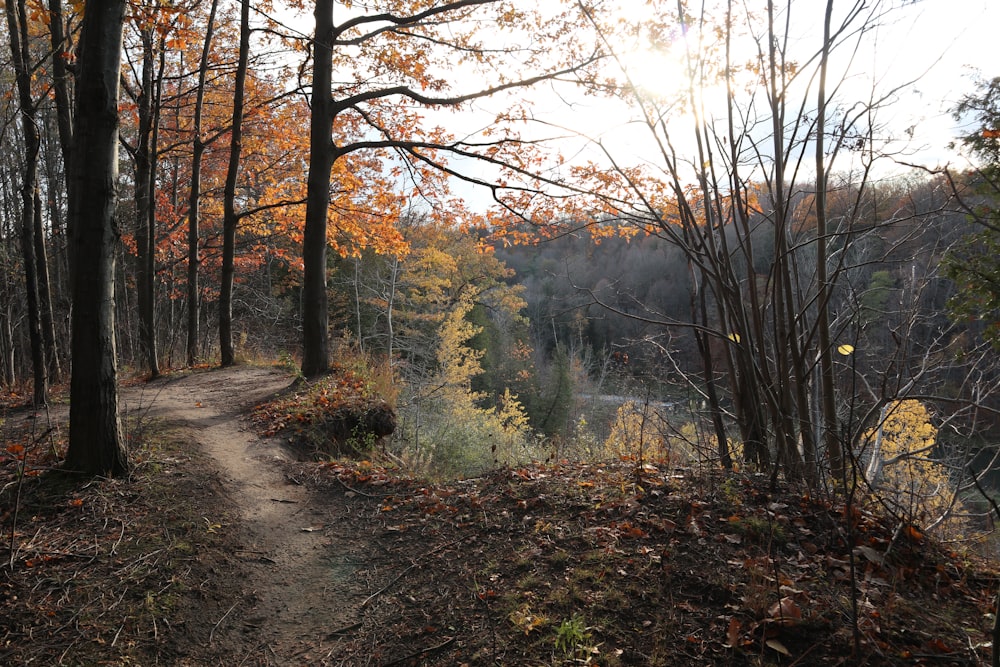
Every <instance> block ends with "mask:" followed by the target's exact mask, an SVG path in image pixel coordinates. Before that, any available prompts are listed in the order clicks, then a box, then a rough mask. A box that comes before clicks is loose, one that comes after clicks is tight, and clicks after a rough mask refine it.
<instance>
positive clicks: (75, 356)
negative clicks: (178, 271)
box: [66, 0, 128, 475]
mask: <svg viewBox="0 0 1000 667" xmlns="http://www.w3.org/2000/svg"><path fill="white" fill-rule="evenodd" d="M124 16H125V0H87V5H86V9H85V11H84V16H83V26H82V29H81V32H80V42H79V50H80V53H79V60H78V67H79V70H78V71H79V74H78V78H77V112H76V127H75V137H76V138H75V142H76V143H75V146H74V151H73V155H72V161H71V165H70V179H71V186H70V206H69V223H70V229H71V230H72V232H71V234H72V235H71V239H70V240H71V244H72V246H73V257H74V258H75V260H74V262H73V318H72V327H73V334H72V355H71V357H72V363H73V370H72V380H71V384H70V432H69V449H68V451H67V453H66V466H67V467H68V468H70V469H72V470H78V471H81V472H84V473H89V474H101V475H120V474H123V473H125V472H126V471H127V470H128V459H127V457H126V454H125V449H124V446H123V443H122V431H121V422H120V420H119V416H118V378H117V370H118V369H117V359H116V342H115V245H116V243H117V242H118V227H117V224H116V220H115V208H116V205H117V195H118V193H117V183H118V90H119V68H120V63H121V51H122V22H123V20H124ZM82 193H86V196H82Z"/></svg>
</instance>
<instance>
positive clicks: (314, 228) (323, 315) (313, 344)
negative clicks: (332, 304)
mask: <svg viewBox="0 0 1000 667" xmlns="http://www.w3.org/2000/svg"><path fill="white" fill-rule="evenodd" d="M315 17H316V36H315V39H314V41H313V63H314V65H313V93H312V118H311V122H310V126H309V180H308V183H307V189H306V223H305V230H304V232H303V239H302V246H303V247H302V260H303V264H304V267H305V270H304V275H303V278H302V374H303V375H305V376H306V377H316V376H318V375H322V374H324V373H326V372H327V370H328V369H329V367H330V358H329V355H330V352H329V349H328V347H329V332H328V331H327V327H328V323H329V313H328V312H327V295H326V245H327V241H326V224H327V215H328V211H327V209H328V208H329V206H330V178H331V170H332V169H333V162H334V158H335V153H334V145H333V136H332V127H333V119H334V115H335V114H334V106H333V99H332V96H331V82H332V78H333V76H332V75H333V32H334V31H333V0H316V11H315Z"/></svg>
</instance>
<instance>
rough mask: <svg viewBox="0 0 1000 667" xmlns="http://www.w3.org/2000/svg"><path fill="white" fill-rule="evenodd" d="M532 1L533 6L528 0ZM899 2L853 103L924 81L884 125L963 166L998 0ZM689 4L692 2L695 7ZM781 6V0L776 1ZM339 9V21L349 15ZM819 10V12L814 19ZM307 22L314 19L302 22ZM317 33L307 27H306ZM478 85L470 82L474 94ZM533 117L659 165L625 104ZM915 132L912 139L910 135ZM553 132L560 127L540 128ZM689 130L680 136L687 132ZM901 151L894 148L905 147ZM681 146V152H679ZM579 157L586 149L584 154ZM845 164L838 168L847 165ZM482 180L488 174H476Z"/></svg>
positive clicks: (862, 58)
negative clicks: (959, 116)
mask: <svg viewBox="0 0 1000 667" xmlns="http://www.w3.org/2000/svg"><path fill="white" fill-rule="evenodd" d="M524 1H526V2H530V1H531V0H524ZM542 1H543V2H544V0H542ZM618 1H619V2H620V3H621V5H622V7H623V8H625V10H626V11H627V12H628V13H630V14H632V15H633V16H634V12H637V11H639V12H641V11H644V10H643V9H642V8H643V6H644V5H645V3H644V2H643V0H618ZM889 1H890V2H894V3H895V4H903V3H906V4H907V6H905V7H898V8H896V9H895V10H894V11H893V13H892V14H891V16H892V19H891V22H888V23H886V24H885V25H883V26H881V27H880V28H879V29H878V30H877V31H874V32H872V33H869V34H868V35H866V39H865V42H866V43H867V44H871V45H874V47H873V48H870V49H868V50H867V52H862V53H861V54H860V55H859V56H858V58H857V60H856V61H855V63H854V64H853V65H852V71H853V72H854V75H852V77H851V78H849V79H848V83H847V85H846V90H845V91H844V92H845V93H846V95H847V97H851V96H852V95H857V96H860V97H865V96H867V95H868V94H869V93H870V91H871V83H870V77H872V76H874V77H875V78H876V80H877V82H878V83H877V86H878V87H879V88H882V89H883V90H884V89H887V88H891V87H894V86H897V85H899V84H900V83H902V82H904V81H908V80H912V79H919V81H917V83H915V84H914V85H913V86H912V87H909V88H908V89H907V90H906V91H905V92H904V93H902V94H901V95H900V96H899V97H898V100H897V101H896V102H894V103H893V104H892V105H890V106H889V107H888V108H886V109H883V110H881V111H880V121H881V122H882V123H884V124H885V127H886V128H887V131H888V132H889V133H891V134H892V135H893V136H898V137H900V138H901V139H903V140H905V142H906V147H905V150H906V152H907V159H908V161H910V162H914V163H919V164H923V165H926V166H931V167H933V166H938V165H943V164H946V163H948V164H951V165H953V166H956V167H962V166H964V165H965V164H966V163H965V160H964V158H962V157H961V156H958V155H956V154H955V153H954V152H953V151H951V150H949V149H948V144H949V143H950V142H951V141H953V140H954V139H955V137H956V135H957V133H958V131H959V130H958V128H957V124H956V122H955V121H954V119H953V118H952V117H951V113H950V109H951V108H952V107H954V105H955V104H956V102H957V100H958V99H959V98H960V97H961V96H962V95H964V94H967V93H970V92H972V91H973V80H974V77H975V75H977V74H978V75H979V76H982V77H986V78H989V77H992V76H996V75H1000V49H997V46H996V43H997V38H996V31H997V29H998V26H1000V0H917V1H916V2H914V3H910V2H908V0H889ZM854 2H855V0H837V2H836V4H835V12H837V11H838V10H839V11H840V12H843V11H844V10H845V8H846V7H847V6H850V5H853V4H854ZM747 3H748V4H749V5H752V6H755V7H756V6H760V7H761V8H763V6H764V3H763V1H762V0H747ZM697 4H698V3H697V2H692V6H694V5H697ZM777 4H779V5H783V4H784V3H783V2H779V3H777ZM825 4H826V3H825V2H824V1H823V0H796V2H794V3H793V7H792V12H793V18H794V19H795V23H796V24H798V25H795V24H793V27H792V31H793V34H794V35H795V37H796V38H797V39H798V40H800V42H801V45H802V48H803V49H807V50H809V51H810V52H813V51H815V48H816V46H817V45H818V44H819V43H820V39H821V36H822V13H823V9H824V6H825ZM343 11H345V10H344V9H343V8H341V7H339V6H338V8H337V10H335V13H336V12H341V15H340V16H337V18H338V19H340V18H343V14H342V12H343ZM810 12H813V14H810ZM303 18H304V19H305V21H304V22H306V23H309V24H311V20H310V19H311V17H303ZM305 31H307V32H311V25H309V27H308V28H305ZM653 69H654V70H655V71H656V72H657V76H658V79H659V80H662V81H664V82H665V83H666V82H669V81H670V80H671V77H672V75H671V73H670V72H669V65H664V64H662V63H657V64H655V65H654V68H653ZM475 85H476V83H475V82H473V83H472V84H471V86H470V89H472V88H474V87H475ZM532 102H533V103H532V108H533V111H534V113H535V114H536V115H537V116H539V117H542V118H545V119H547V120H549V121H551V122H554V123H558V124H561V125H565V126H567V127H570V128H573V129H576V130H579V131H580V132H581V133H583V134H586V135H588V136H590V137H593V138H600V139H601V140H602V141H604V142H605V144H606V145H610V146H613V147H614V150H615V153H616V155H617V156H618V157H619V158H621V159H622V160H632V161H642V160H644V159H645V160H651V161H654V162H655V161H656V156H655V155H650V154H649V148H650V145H651V141H650V137H649V135H648V132H647V131H645V130H643V129H638V130H637V129H635V127H634V126H632V125H628V120H629V116H630V112H629V110H628V109H627V108H626V107H625V106H624V105H623V104H622V103H620V102H613V101H601V100H595V99H593V98H587V99H574V100H571V103H570V104H567V102H566V98H565V97H558V96H555V95H552V94H550V93H546V92H544V91H543V92H541V93H539V94H537V96H535V97H533V98H532ZM477 106H478V107H479V108H480V109H482V110H483V113H482V114H475V113H473V114H471V115H461V114H453V113H444V114H441V115H437V114H435V115H434V116H433V118H434V121H435V122H439V123H441V124H442V125H444V126H445V127H447V128H448V129H449V130H451V131H453V132H454V133H456V134H461V133H463V132H473V131H475V130H477V129H480V128H482V127H483V126H484V125H485V124H487V123H488V122H489V119H490V118H492V116H493V112H494V111H495V109H496V108H497V107H496V103H495V102H493V101H486V102H481V103H479V104H478V105H477ZM907 128H912V130H913V132H912V139H908V138H907V137H906V134H905V131H906V130H907ZM537 132H539V133H542V134H553V133H555V131H554V130H544V131H543V130H541V129H538V130H537ZM681 134H683V132H682V133H681ZM586 144H587V142H586V141H584V140H583V139H577V140H573V141H567V142H565V143H564V144H563V145H564V146H565V147H566V148H565V150H564V153H568V154H569V155H568V156H567V157H570V156H572V155H589V156H590V157H593V156H595V155H596V152H594V151H593V150H592V149H590V150H588V148H587V146H586ZM901 146H902V145H901V144H900V145H897V146H896V148H900V147H901ZM682 150H683V149H682ZM578 151H582V153H578ZM848 167H849V165H848V164H846V163H845V162H843V161H841V162H838V164H836V165H835V168H840V169H844V168H848ZM477 175H483V174H482V172H480V173H479V174H477ZM456 188H457V190H458V191H459V192H460V194H462V195H463V196H464V197H466V198H467V199H469V200H471V202H472V203H473V204H474V206H475V207H476V208H482V207H484V206H486V205H487V204H488V203H489V201H488V195H487V194H486V193H484V192H477V191H476V190H475V189H471V188H469V187H465V186H456Z"/></svg>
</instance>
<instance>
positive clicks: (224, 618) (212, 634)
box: [208, 600, 240, 645]
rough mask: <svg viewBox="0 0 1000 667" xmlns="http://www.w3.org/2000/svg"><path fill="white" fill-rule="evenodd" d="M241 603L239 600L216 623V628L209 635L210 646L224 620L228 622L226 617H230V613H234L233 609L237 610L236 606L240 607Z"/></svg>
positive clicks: (213, 627)
mask: <svg viewBox="0 0 1000 667" xmlns="http://www.w3.org/2000/svg"><path fill="white" fill-rule="evenodd" d="M239 603H240V601H239V600H237V601H236V602H234V603H233V606H232V607H230V608H229V609H227V610H226V613H225V614H223V615H222V618H220V619H219V621H218V623H216V624H215V625H214V626H212V631H211V632H209V633H208V643H209V645H211V643H212V639H213V638H214V637H215V631H216V630H218V629H219V625H220V624H221V623H222V622H223V621H224V620H226V617H227V616H229V614H230V612H232V610H233V609H236V605H238V604H239Z"/></svg>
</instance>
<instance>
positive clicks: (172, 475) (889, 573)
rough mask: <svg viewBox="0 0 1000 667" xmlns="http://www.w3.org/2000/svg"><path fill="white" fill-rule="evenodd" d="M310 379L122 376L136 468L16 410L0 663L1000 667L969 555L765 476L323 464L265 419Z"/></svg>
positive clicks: (8, 469)
mask: <svg viewBox="0 0 1000 667" xmlns="http://www.w3.org/2000/svg"><path fill="white" fill-rule="evenodd" d="M291 382H292V376H290V375H289V374H288V373H286V372H284V371H280V370H277V369H273V368H263V367H254V366H239V367H236V368H230V369H225V370H204V371H194V372H188V373H179V374H171V375H169V376H167V377H165V378H162V379H159V380H156V381H153V382H149V383H142V382H136V383H131V384H130V386H127V387H123V391H122V397H123V408H124V413H125V415H126V420H125V423H126V426H127V429H128V433H129V440H130V442H131V443H132V444H131V445H130V447H131V451H130V457H131V460H132V462H133V470H132V473H131V475H130V476H129V478H128V479H121V480H106V479H97V480H93V479H90V480H84V479H80V478H78V477H74V476H72V475H69V474H67V473H65V472H62V471H60V470H59V469H58V467H57V462H58V457H59V456H60V454H61V451H60V448H61V447H62V446H63V441H64V439H65V438H64V435H65V430H66V425H65V419H66V406H65V405H54V406H53V407H52V408H50V409H49V410H48V411H43V412H37V411H30V410H26V409H23V408H21V409H14V408H5V409H3V410H2V411H0V418H3V420H4V423H3V424H2V425H0V432H2V434H3V436H4V443H5V444H4V449H3V450H0V527H2V530H3V535H2V540H3V544H2V546H0V664H4V665H7V664H10V665H28V664H37V665H52V664H70V665H75V664H86V665H96V664H100V665H381V666H387V665H463V664H467V665H581V664H589V665H606V666H612V665H842V664H859V665H860V664H865V665H912V664H927V665H979V664H989V663H990V656H991V648H990V647H991V642H990V636H991V634H990V633H991V632H992V630H993V612H994V601H995V596H996V588H997V573H996V571H995V569H994V568H992V567H990V566H989V565H988V564H986V563H984V562H983V561H982V560H981V559H979V558H976V557H975V556H973V555H971V553H969V552H968V551H967V550H965V549H963V547H962V545H955V544H953V545H950V546H949V545H942V544H940V543H937V542H935V541H933V540H931V539H930V538H928V537H925V536H923V535H921V534H920V533H919V531H917V530H915V529H913V528H912V527H908V526H905V525H900V524H899V523H898V522H894V521H892V520H891V519H890V518H887V517H884V516H882V515H880V514H878V513H875V512H873V511H872V510H869V509H868V508H865V507H853V506H852V507H850V508H845V507H844V506H843V504H842V503H838V502H836V501H830V500H827V499H825V498H822V497H819V496H816V495H810V494H808V493H807V492H805V491H804V490H802V489H795V488H787V487H783V486H780V485H779V486H778V487H776V488H772V487H771V485H769V483H768V480H767V479H764V478H760V477H758V476H754V475H748V474H722V473H720V472H705V471H694V470H687V469H678V468H673V467H670V466H667V465H665V464H659V465H651V464H644V465H639V464H637V463H635V462H620V463H615V464H607V465H597V464H575V463H567V462H563V463H560V464H557V465H541V464H539V465H535V466H531V467H528V468H523V469H517V470H510V469H504V470H497V471H494V472H491V473H489V474H486V475H484V476H482V477H480V478H477V479H471V480H463V481H452V482H442V483H432V482H430V481H427V480H420V479H415V478H413V477H411V476H408V475H405V474H403V473H401V472H399V471H397V470H393V469H391V468H387V467H383V466H381V465H378V464H375V463H372V462H370V461H337V462H326V463H314V462H308V461H300V460H298V458H299V457H298V456H297V454H296V453H295V451H294V448H293V447H292V445H290V443H289V441H288V438H287V437H285V438H282V437H272V438H261V437H258V435H256V434H255V431H254V428H255V426H254V424H253V423H252V422H251V421H250V420H249V418H248V416H249V415H250V413H251V411H252V409H253V408H254V406H257V405H259V404H261V403H262V402H264V401H267V400H269V399H272V398H274V397H276V396H281V395H287V391H286V390H287V388H288V387H289V385H290V384H291ZM256 428H258V429H260V427H259V426H257V427H256ZM22 470H23V473H24V474H19V473H20V472H21V471H22ZM855 619H856V620H855Z"/></svg>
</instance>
